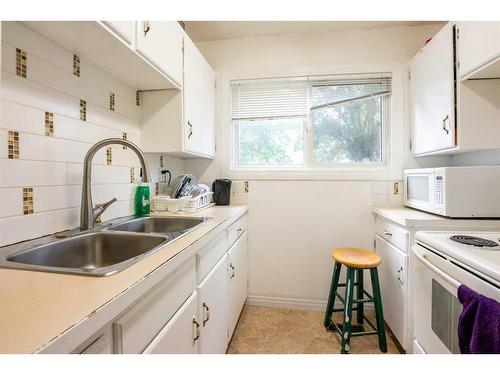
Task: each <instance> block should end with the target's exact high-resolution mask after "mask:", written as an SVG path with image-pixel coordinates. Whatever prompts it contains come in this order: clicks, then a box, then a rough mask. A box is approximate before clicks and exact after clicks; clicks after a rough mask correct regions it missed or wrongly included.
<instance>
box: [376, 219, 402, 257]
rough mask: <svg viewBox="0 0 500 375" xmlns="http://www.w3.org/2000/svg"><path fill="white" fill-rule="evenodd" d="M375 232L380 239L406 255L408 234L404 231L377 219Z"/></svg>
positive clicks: (397, 226) (399, 227) (395, 225)
mask: <svg viewBox="0 0 500 375" xmlns="http://www.w3.org/2000/svg"><path fill="white" fill-rule="evenodd" d="M375 231H376V233H377V234H378V235H379V236H380V237H382V238H383V239H385V240H386V241H388V242H390V243H391V244H393V245H394V246H396V247H397V248H399V250H401V251H402V252H404V253H406V254H408V241H409V233H408V231H407V230H406V229H404V228H403V227H401V226H399V225H397V224H393V223H390V222H388V221H385V220H382V219H380V218H378V217H377V220H376V223H375Z"/></svg>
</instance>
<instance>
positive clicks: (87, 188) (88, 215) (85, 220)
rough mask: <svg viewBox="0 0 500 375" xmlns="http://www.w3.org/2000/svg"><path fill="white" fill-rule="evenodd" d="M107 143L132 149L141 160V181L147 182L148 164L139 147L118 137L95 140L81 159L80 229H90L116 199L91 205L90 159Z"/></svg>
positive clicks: (107, 144)
mask: <svg viewBox="0 0 500 375" xmlns="http://www.w3.org/2000/svg"><path fill="white" fill-rule="evenodd" d="M109 145H122V146H126V147H128V148H130V149H131V150H132V151H134V152H135V153H136V155H137V157H138V158H139V161H140V162H141V167H142V181H143V182H149V170H148V165H147V163H146V158H145V156H144V154H143V153H142V151H141V149H140V148H139V147H137V146H136V145H135V144H134V143H132V142H130V141H127V140H125V139H120V138H108V139H103V140H102V141H99V142H97V143H96V144H95V145H93V146H92V147H91V148H90V149H89V151H88V152H87V155H85V159H84V161H83V186H82V206H81V209H80V229H81V230H87V229H92V228H93V227H94V225H95V222H96V220H97V219H98V218H99V216H101V215H102V213H103V212H104V211H105V210H106V209H107V208H108V207H109V206H110V205H111V204H112V203H113V202H115V201H116V198H113V199H111V200H110V201H109V202H106V203H103V204H100V205H97V206H96V207H93V205H92V191H91V190H92V185H91V176H92V160H93V159H94V155H95V154H96V152H97V151H99V150H100V149H101V148H103V147H106V146H109Z"/></svg>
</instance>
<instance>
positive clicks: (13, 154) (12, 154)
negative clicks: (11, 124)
mask: <svg viewBox="0 0 500 375" xmlns="http://www.w3.org/2000/svg"><path fill="white" fill-rule="evenodd" d="M7 153H8V158H9V159H19V132H16V131H12V130H9V133H8V140H7Z"/></svg>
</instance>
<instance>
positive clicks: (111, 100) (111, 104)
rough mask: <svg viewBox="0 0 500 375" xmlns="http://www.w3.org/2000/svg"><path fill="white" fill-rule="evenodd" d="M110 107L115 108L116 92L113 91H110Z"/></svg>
mask: <svg viewBox="0 0 500 375" xmlns="http://www.w3.org/2000/svg"><path fill="white" fill-rule="evenodd" d="M109 109H110V110H111V111H114V110H115V94H114V93H112V92H110V93H109Z"/></svg>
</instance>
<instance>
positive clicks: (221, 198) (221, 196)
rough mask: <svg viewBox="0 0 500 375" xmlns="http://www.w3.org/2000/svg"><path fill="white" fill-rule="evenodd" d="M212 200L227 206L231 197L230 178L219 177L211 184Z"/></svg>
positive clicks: (219, 204) (218, 204)
mask: <svg viewBox="0 0 500 375" xmlns="http://www.w3.org/2000/svg"><path fill="white" fill-rule="evenodd" d="M212 190H213V192H214V200H215V204H216V205H217V206H228V205H229V203H230V199H231V180H227V179H219V180H215V181H214V182H213V184H212Z"/></svg>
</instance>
